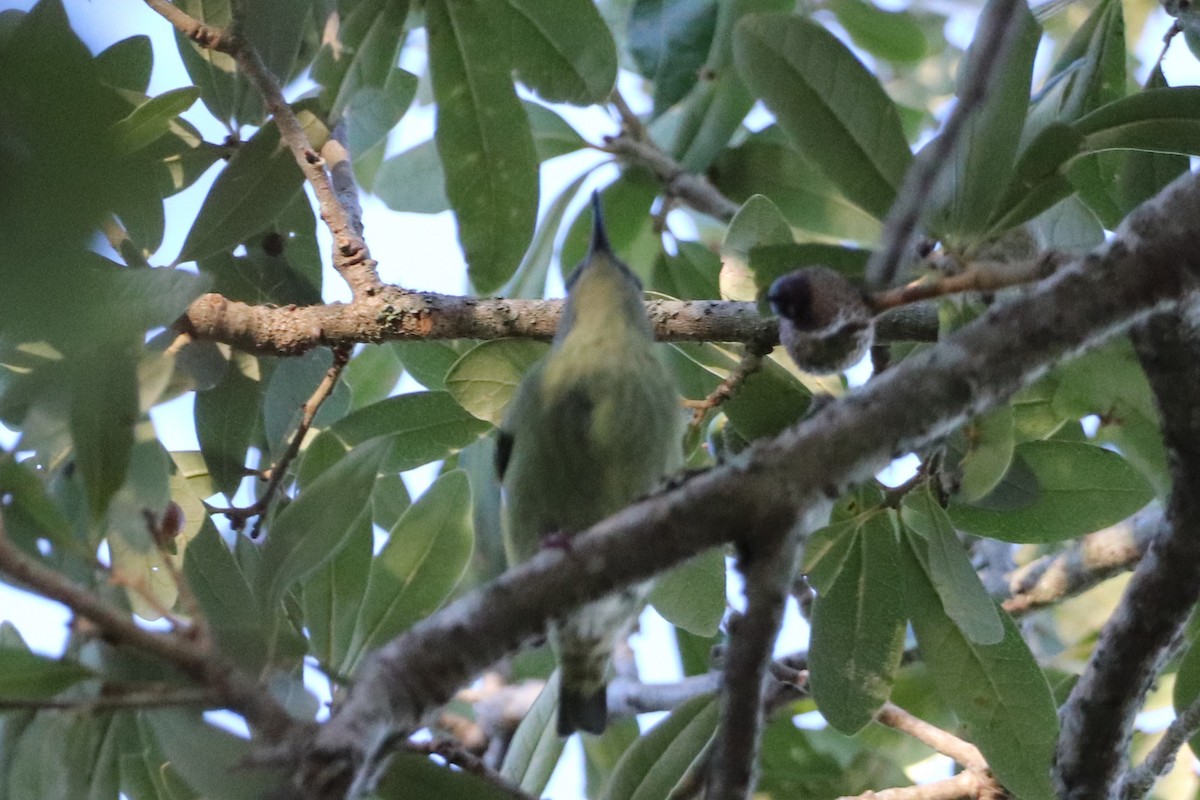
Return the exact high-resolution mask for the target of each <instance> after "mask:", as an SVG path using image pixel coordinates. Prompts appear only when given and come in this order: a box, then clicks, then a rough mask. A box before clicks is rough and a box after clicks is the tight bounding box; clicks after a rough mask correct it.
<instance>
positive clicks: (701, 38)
mask: <svg viewBox="0 0 1200 800" xmlns="http://www.w3.org/2000/svg"><path fill="white" fill-rule="evenodd" d="M717 7H718V4H717V3H716V2H715V0H635V2H634V3H633V8H632V9H630V12H629V13H630V16H629V30H628V31H627V45H628V47H629V52H630V54H631V55H632V56H633V60H634V62H635V63H636V64H637V66H638V70H639V71H640V72H641V73H642V74H643V75H645V76H646V77H647V78H649V79H650V81H652V82H653V84H654V113H655V115H658V114H661V113H663V112H664V111H666V110H667V109H668V108H669V107H670V106H672V105H674V104H675V103H676V102H678V101H679V100H682V99H683V97H684V95H686V94H687V93H688V90H690V89H691V88H692V86H694V85H695V83H696V74H697V73H698V72H699V71H700V67H701V66H702V65H703V64H704V62H705V59H706V57H707V56H708V51H709V46H710V44H711V43H712V38H713V32H714V31H715V30H716V24H717Z"/></svg>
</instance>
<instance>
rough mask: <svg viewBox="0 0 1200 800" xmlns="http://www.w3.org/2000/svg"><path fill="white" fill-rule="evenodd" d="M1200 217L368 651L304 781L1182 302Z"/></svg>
mask: <svg viewBox="0 0 1200 800" xmlns="http://www.w3.org/2000/svg"><path fill="white" fill-rule="evenodd" d="M1197 215H1200V182H1198V181H1197V179H1196V178H1195V177H1193V176H1190V175H1188V176H1185V177H1183V178H1181V179H1179V180H1177V181H1176V182H1175V183H1173V184H1172V185H1171V186H1169V187H1168V188H1167V189H1165V190H1164V191H1163V192H1162V193H1161V194H1160V195H1159V196H1158V197H1157V198H1156V199H1155V200H1152V201H1151V202H1149V203H1147V204H1146V205H1144V206H1142V207H1141V208H1140V209H1139V210H1138V211H1136V212H1134V214H1133V215H1132V216H1131V217H1130V219H1129V221H1128V223H1127V224H1126V225H1125V226H1123V227H1122V229H1121V230H1120V232H1119V237H1118V238H1116V239H1114V240H1113V241H1112V242H1110V243H1108V244H1106V245H1104V246H1102V247H1101V248H1098V249H1097V250H1096V251H1095V252H1094V253H1093V254H1092V255H1090V256H1088V257H1087V258H1085V259H1084V260H1083V261H1082V262H1081V263H1079V264H1078V265H1076V266H1074V267H1071V268H1066V269H1063V270H1060V271H1059V272H1058V274H1056V275H1055V276H1054V277H1053V278H1051V279H1049V280H1047V281H1045V282H1044V283H1042V284H1040V285H1039V286H1037V287H1035V288H1033V289H1031V290H1030V291H1029V292H1028V293H1027V294H1025V295H1024V296H1023V297H1020V298H1017V299H1015V300H1013V301H1011V302H1007V303H1000V304H997V305H995V306H993V307H992V308H991V309H990V310H989V311H988V312H987V313H986V314H985V315H983V316H982V317H980V318H979V319H977V320H975V321H974V322H972V323H971V324H969V325H967V326H965V327H963V328H962V329H960V330H959V331H957V332H955V333H954V334H953V335H952V336H951V337H949V338H948V339H947V340H945V341H943V342H941V343H939V344H937V345H935V346H934V347H931V348H929V349H928V350H926V351H924V352H923V353H919V354H917V355H915V356H913V357H911V358H909V359H906V360H905V361H904V362H902V363H901V364H899V365H897V366H896V367H894V368H892V369H890V370H888V371H887V372H885V373H884V374H883V375H881V376H879V377H878V378H877V379H876V380H874V381H871V382H870V383H869V384H867V385H866V386H865V387H863V388H862V389H860V390H857V391H855V392H853V393H851V394H849V395H847V396H846V397H843V398H841V399H839V400H837V401H835V402H832V403H830V404H829V405H827V406H826V407H825V408H823V409H821V410H820V411H819V412H817V413H816V414H814V415H813V416H812V417H809V418H808V419H806V420H804V421H803V422H801V423H800V424H798V425H797V426H795V427H794V428H791V429H789V430H787V431H785V432H784V433H783V434H781V435H780V436H779V437H777V438H775V439H773V440H769V441H764V442H760V443H758V444H756V445H755V446H754V447H752V448H750V449H748V450H746V451H744V452H743V453H741V454H739V455H738V456H737V457H736V458H734V459H732V460H731V461H730V462H729V463H726V464H724V465H722V466H720V467H717V468H715V469H713V470H711V471H709V472H707V473H704V474H701V475H698V476H695V477H693V478H691V479H690V480H687V481H684V482H683V483H682V484H680V485H678V486H676V487H674V488H672V489H670V490H669V491H666V492H664V493H662V494H660V495H657V496H654V497H651V498H648V499H646V500H643V501H641V502H638V503H636V504H634V505H632V506H630V507H629V508H627V509H624V510H623V511H621V512H619V513H618V514H616V515H614V516H612V517H610V518H608V519H606V520H604V521H602V522H600V523H599V524H597V525H595V526H593V528H592V529H591V530H590V531H588V532H586V533H584V534H581V535H579V536H577V537H576V538H575V539H574V540H573V541H572V545H571V549H570V551H569V552H564V551H560V550H547V551H544V552H542V553H539V554H538V555H537V556H535V557H534V558H533V559H531V560H530V561H528V562H526V563H525V564H522V565H521V566H519V567H517V568H515V569H513V570H511V571H509V572H507V573H506V574H504V575H502V576H501V577H500V578H498V579H496V580H495V581H494V582H492V583H491V584H489V585H487V586H486V587H483V588H481V589H479V590H477V591H475V592H473V593H471V594H469V595H467V596H465V597H463V598H460V599H459V600H457V601H455V602H454V603H452V604H450V605H449V606H447V607H445V608H444V609H442V610H441V611H439V612H437V613H436V614H434V615H432V616H430V617H428V618H427V619H425V620H422V621H421V622H419V623H418V624H416V625H415V626H413V627H412V628H411V629H409V630H408V631H407V632H406V633H405V634H403V635H402V636H400V637H399V638H397V639H395V640H393V641H391V642H389V643H388V644H386V645H385V646H384V647H382V648H381V649H380V650H378V651H377V652H376V653H375V654H374V655H373V656H372V657H371V658H370V659H368V661H367V662H366V663H365V664H364V667H363V669H362V670H361V671H360V673H359V675H358V676H357V679H356V681H355V684H354V687H353V688H352V690H351V692H350V695H349V697H348V698H347V700H346V702H345V703H344V704H343V706H342V707H341V708H340V709H339V711H338V713H336V714H335V715H334V716H333V717H332V718H331V720H330V721H329V722H328V723H327V724H326V725H324V726H323V727H322V728H321V729H320V731H319V732H318V734H317V738H316V740H315V742H314V743H313V746H312V748H311V750H310V751H309V752H308V753H307V757H306V763H305V765H304V768H303V769H302V770H300V771H299V772H298V774H299V775H300V780H299V784H300V788H301V789H302V791H303V792H305V793H306V796H308V797H337V796H338V791H339V789H342V790H344V788H345V787H346V786H347V785H349V783H350V781H351V780H352V777H353V776H354V775H355V774H356V773H358V772H359V770H364V769H365V770H366V771H367V772H370V771H372V770H373V769H374V767H375V764H374V759H375V757H376V756H377V755H378V754H379V752H380V751H381V750H382V749H384V748H386V747H388V746H389V744H390V743H391V742H393V741H395V739H396V737H397V736H403V735H404V734H405V733H406V732H408V731H411V730H412V729H414V727H416V726H417V725H419V724H420V721H421V720H422V718H423V717H424V715H425V714H426V713H428V712H429V711H430V710H431V709H433V708H435V707H437V706H438V705H440V704H442V703H444V702H445V701H446V700H448V699H449V698H450V697H452V696H453V693H454V691H455V690H456V689H457V688H458V687H459V686H461V685H462V684H463V683H464V682H465V681H467V680H469V679H470V678H471V677H472V676H474V675H475V674H478V673H479V672H480V671H482V670H484V669H486V668H487V667H488V666H489V665H490V664H492V663H494V662H495V661H496V660H497V659H499V658H500V657H502V656H503V655H505V654H506V653H508V652H511V651H512V650H513V649H515V648H516V647H518V646H520V644H521V643H522V642H523V641H525V640H526V639H527V638H529V637H530V636H532V635H535V634H537V633H538V632H540V631H541V630H542V629H543V628H544V627H545V624H546V622H547V620H549V619H551V618H553V617H556V616H557V615H559V614H561V613H563V612H565V611H566V610H568V609H570V608H573V607H576V606H578V605H580V604H582V603H584V602H587V601H589V600H593V599H595V598H597V597H600V596H602V595H603V594H606V593H608V592H610V591H612V590H614V589H615V588H617V587H619V586H625V585H629V584H631V583H634V582H637V581H640V580H644V579H646V578H648V577H650V576H652V575H654V574H656V573H658V572H660V571H662V570H663V569H666V568H668V567H670V566H672V565H674V564H677V563H680V562H682V561H683V560H685V559H686V558H688V557H690V556H693V555H695V554H697V553H699V552H701V551H703V550H704V549H707V548H708V547H712V546H715V545H718V544H722V543H724V542H726V541H728V540H729V539H730V538H731V537H733V536H737V537H739V538H740V539H741V540H743V541H747V542H750V541H761V540H769V538H770V537H777V536H779V535H781V532H782V531H784V530H786V529H788V528H790V527H791V525H792V524H793V523H794V522H795V520H796V519H797V518H798V515H799V513H802V512H804V511H806V510H811V509H813V508H816V507H817V505H818V504H820V503H823V502H826V500H827V498H831V497H836V496H837V495H839V494H840V493H841V492H843V491H844V490H845V489H846V488H848V487H849V486H851V485H853V484H854V483H855V482H858V481H862V480H866V479H868V478H870V477H871V476H872V475H873V474H874V473H875V472H877V471H878V470H879V469H881V468H882V467H884V466H885V465H886V464H887V463H889V462H890V461H891V460H892V459H893V458H895V457H896V456H898V455H900V454H902V453H905V452H908V451H910V450H913V449H914V448H917V447H919V446H921V445H922V444H923V443H926V442H928V441H930V440H932V439H934V438H936V437H938V436H941V435H944V434H945V433H947V432H948V431H950V430H952V429H954V428H955V427H956V426H958V425H960V424H962V423H963V422H964V421H965V420H966V419H968V418H969V417H971V416H974V415H977V414H979V413H981V412H983V411H985V410H987V409H989V408H992V407H994V406H996V405H997V404H999V403H1001V402H1004V401H1005V400H1006V399H1007V398H1008V397H1010V396H1011V395H1012V394H1013V393H1014V392H1016V391H1018V390H1019V389H1020V388H1022V387H1023V386H1025V385H1027V384H1028V383H1030V382H1031V381H1033V380H1035V379H1036V378H1038V377H1039V376H1040V375H1042V374H1043V373H1044V372H1045V371H1046V370H1047V369H1049V368H1050V367H1051V366H1052V365H1054V364H1057V363H1059V362H1060V361H1062V360H1063V359H1065V358H1068V357H1070V356H1072V355H1074V354H1076V353H1078V352H1080V351H1081V350H1083V349H1085V348H1087V347H1089V346H1094V345H1096V344H1099V343H1100V342H1103V341H1105V340H1106V339H1107V338H1109V337H1110V336H1112V335H1113V334H1115V333H1116V332H1118V331H1120V330H1122V329H1124V328H1125V327H1126V326H1128V325H1129V324H1130V323H1132V322H1134V321H1136V320H1138V319H1140V318H1142V317H1143V316H1145V315H1146V314H1147V313H1149V312H1153V311H1157V310H1160V309H1163V308H1166V307H1169V306H1170V305H1171V304H1172V303H1176V302H1178V301H1179V300H1180V299H1181V298H1182V297H1183V296H1184V295H1185V294H1186V293H1187V292H1189V291H1190V290H1191V289H1192V288H1193V287H1194V286H1196V285H1197V276H1198V275H1200V229H1197V228H1195V226H1194V225H1193V224H1192V220H1194V219H1196V217H1197ZM1017 342H1019V343H1020V346H1019V347H1015V346H1014V343H1017ZM1197 498H1198V500H1200V494H1198V495H1197ZM1195 563H1198V564H1200V558H1197V559H1195Z"/></svg>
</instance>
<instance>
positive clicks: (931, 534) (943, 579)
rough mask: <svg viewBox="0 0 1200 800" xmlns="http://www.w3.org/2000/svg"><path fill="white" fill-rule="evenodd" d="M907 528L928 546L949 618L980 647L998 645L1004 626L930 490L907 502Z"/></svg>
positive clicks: (930, 567) (930, 564) (933, 578)
mask: <svg viewBox="0 0 1200 800" xmlns="http://www.w3.org/2000/svg"><path fill="white" fill-rule="evenodd" d="M903 520H904V524H905V525H906V526H907V527H908V529H909V530H911V531H913V532H915V533H917V534H918V535H920V536H921V537H922V538H923V539H925V541H926V542H927V543H928V545H927V546H928V550H927V554H928V560H927V562H926V566H927V567H928V571H929V579H930V581H931V582H932V583H933V588H934V590H935V591H937V593H938V597H940V598H941V599H942V608H943V609H945V611H946V615H947V616H948V617H950V619H952V620H954V624H955V625H957V626H958V629H959V630H960V631H962V633H963V635H964V636H966V637H967V638H968V639H970V640H971V641H972V642H975V643H976V644H997V643H998V642H1000V641H1001V640H1002V639H1003V638H1004V625H1003V623H1002V622H1001V620H1000V613H999V612H998V611H997V610H996V604H995V603H994V602H993V601H992V598H991V596H990V595H988V593H987V589H985V588H984V586H983V583H982V582H981V581H980V580H979V575H977V574H976V573H975V568H974V567H973V566H971V559H970V558H969V557H968V556H967V553H966V551H965V550H964V549H963V546H962V544H960V543H959V541H958V536H957V535H955V532H954V525H953V524H951V522H950V517H949V516H948V515H947V514H946V510H945V509H944V508H942V506H941V504H940V503H938V501H937V499H936V498H935V497H934V496H933V491H932V489H930V487H928V486H926V487H925V488H924V489H922V490H921V491H920V492H914V493H912V494H909V495H908V496H907V497H905V499H904V508H903Z"/></svg>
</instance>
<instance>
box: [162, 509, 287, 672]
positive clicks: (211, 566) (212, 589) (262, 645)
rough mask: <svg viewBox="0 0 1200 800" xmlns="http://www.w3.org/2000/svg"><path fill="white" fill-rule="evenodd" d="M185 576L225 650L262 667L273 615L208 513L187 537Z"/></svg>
mask: <svg viewBox="0 0 1200 800" xmlns="http://www.w3.org/2000/svg"><path fill="white" fill-rule="evenodd" d="M183 576H184V578H186V579H187V585H188V588H190V589H191V591H192V594H193V595H194V596H195V598H196V602H197V603H198V604H199V605H200V609H201V610H202V611H203V612H204V618H205V619H206V620H208V624H209V626H210V627H211V628H212V630H213V632H214V633H215V634H216V640H217V644H218V645H219V646H220V648H221V652H222V653H224V654H225V655H226V657H228V658H230V659H231V660H233V662H234V663H236V664H237V665H238V666H239V667H241V668H242V669H245V670H247V671H249V672H252V673H256V672H258V671H259V670H261V669H262V668H263V666H265V665H266V663H267V659H268V655H269V654H268V652H267V642H268V638H269V637H268V633H267V630H268V627H269V626H268V621H267V620H265V619H264V618H263V616H262V612H261V611H260V610H259V605H258V603H257V602H255V599H254V592H253V591H252V590H251V588H250V584H249V582H248V581H247V580H246V576H245V574H244V573H243V572H242V570H241V567H239V566H238V563H237V561H236V560H235V559H234V557H233V553H231V552H230V550H229V548H228V547H227V546H226V545H225V542H224V541H223V540H222V539H221V535H220V534H219V533H217V529H216V526H215V525H213V523H212V521H211V520H208V519H206V520H205V521H204V525H203V526H202V527H201V528H200V532H199V533H198V534H197V535H196V537H195V538H194V539H192V540H191V541H190V542H188V547H187V550H186V551H185V552H184V557H183Z"/></svg>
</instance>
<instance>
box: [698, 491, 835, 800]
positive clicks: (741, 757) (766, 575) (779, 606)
mask: <svg viewBox="0 0 1200 800" xmlns="http://www.w3.org/2000/svg"><path fill="white" fill-rule="evenodd" d="M816 505H817V510H816V511H815V512H814V514H813V518H815V514H816V513H819V511H820V510H826V509H828V504H827V503H818V504H816ZM802 524H803V523H799V522H798V523H797V525H794V526H792V527H791V528H790V529H789V530H786V531H782V532H780V534H779V535H777V536H776V537H774V538H772V539H767V538H763V539H760V540H758V541H753V542H739V543H738V550H739V554H738V567H739V569H740V570H741V571H742V575H743V576H744V577H745V586H746V590H745V591H746V613H745V614H743V615H742V616H741V617H740V618H739V619H738V621H737V625H736V627H734V628H733V631H732V637H731V639H730V642H729V647H728V650H727V652H726V656H725V669H724V671H723V676H724V677H723V679H722V681H721V709H720V711H721V714H720V723H719V724H718V726H717V732H716V735H715V737H714V741H713V753H712V762H711V764H710V766H709V773H708V781H707V788H706V790H705V793H704V796H705V800H744V798H747V797H749V796H750V793H751V792H752V791H753V790H754V765H755V763H756V761H757V756H758V746H759V741H760V740H761V738H762V724H763V703H762V698H763V691H764V688H765V680H766V676H767V666H768V664H770V662H771V650H772V647H773V646H774V644H775V637H776V636H777V635H778V633H779V626H780V624H781V623H782V621H783V609H784V606H785V604H786V603H787V598H788V590H789V589H790V588H791V585H792V579H793V577H794V576H795V572H796V562H797V550H798V549H799V546H800V542H801V540H802V538H803V537H804V535H806V534H807V533H808V527H807V526H804V527H801V525H802Z"/></svg>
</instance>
